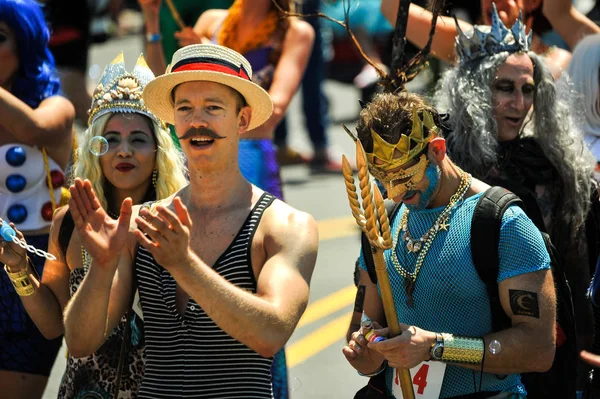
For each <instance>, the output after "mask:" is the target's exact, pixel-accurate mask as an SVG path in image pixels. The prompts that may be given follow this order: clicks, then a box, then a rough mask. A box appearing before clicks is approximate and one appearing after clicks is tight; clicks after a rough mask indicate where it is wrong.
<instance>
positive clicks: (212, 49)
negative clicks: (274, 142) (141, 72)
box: [142, 44, 273, 130]
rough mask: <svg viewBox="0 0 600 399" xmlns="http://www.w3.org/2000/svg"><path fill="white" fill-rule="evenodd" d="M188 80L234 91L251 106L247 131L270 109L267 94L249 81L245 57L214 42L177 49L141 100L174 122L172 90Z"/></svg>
mask: <svg viewBox="0 0 600 399" xmlns="http://www.w3.org/2000/svg"><path fill="white" fill-rule="evenodd" d="M191 81H206V82H216V83H221V84H223V85H225V86H229V87H231V88H232V89H234V90H237V91H238V92H239V93H240V94H241V95H242V96H244V99H246V102H247V103H248V105H249V106H250V108H251V109H252V119H251V120H250V126H249V128H248V129H249V130H250V129H254V128H256V127H258V126H260V125H262V124H263V123H265V122H266V121H267V119H269V117H270V116H271V113H272V112H273V102H272V101H271V97H269V94H268V93H267V92H266V91H265V90H264V89H263V88H262V87H260V86H259V85H257V84H256V83H254V82H252V67H251V66H250V63H249V62H248V60H246V58H244V57H243V56H242V55H241V54H240V53H238V52H236V51H234V50H231V49H230V48H227V47H224V46H219V45H216V44H192V45H189V46H185V47H182V48H180V49H179V50H177V51H176V52H175V54H173V60H172V62H171V65H169V66H168V67H167V71H166V73H165V74H164V75H161V76H158V77H157V78H156V79H154V80H153V81H151V82H149V83H148V84H147V85H146V87H145V88H144V92H143V94H142V96H143V98H144V102H145V103H146V106H147V107H148V108H149V109H150V110H151V111H152V112H154V114H155V115H156V116H158V117H159V118H161V119H162V120H164V121H165V122H168V123H170V124H174V119H173V116H174V115H173V113H174V111H173V97H172V95H171V92H172V90H173V89H174V88H175V86H177V85H178V84H180V83H185V82H191Z"/></svg>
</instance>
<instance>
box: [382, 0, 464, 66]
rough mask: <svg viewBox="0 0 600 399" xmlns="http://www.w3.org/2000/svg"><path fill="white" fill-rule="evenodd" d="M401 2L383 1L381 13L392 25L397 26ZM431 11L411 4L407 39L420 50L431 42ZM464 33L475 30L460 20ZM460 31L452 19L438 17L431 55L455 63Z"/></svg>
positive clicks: (396, 0)
mask: <svg viewBox="0 0 600 399" xmlns="http://www.w3.org/2000/svg"><path fill="white" fill-rule="evenodd" d="M398 4H399V0H382V2H381V13H382V14H383V16H384V17H385V18H386V19H387V20H388V21H389V22H390V23H391V24H392V25H395V24H396V17H397V16H398ZM432 16H433V14H432V13H431V11H429V10H427V9H425V8H423V7H420V6H418V5H416V4H411V5H410V7H409V9H408V25H407V28H406V38H407V39H408V40H409V41H410V42H411V43H412V44H414V45H415V46H417V47H419V48H423V47H425V45H426V44H427V40H429V30H430V29H431V18H432ZM458 23H459V24H460V28H461V29H462V30H463V32H467V31H469V30H470V29H473V25H471V24H470V23H468V22H465V21H461V20H458ZM457 34H458V29H456V23H455V22H454V19H453V18H452V17H446V16H438V18H437V23H436V25H435V35H434V36H433V41H432V42H431V54H432V55H434V56H435V57H437V58H439V59H440V60H442V61H446V62H449V63H453V62H454V61H455V60H456V53H455V51H454V43H455V38H456V35H457Z"/></svg>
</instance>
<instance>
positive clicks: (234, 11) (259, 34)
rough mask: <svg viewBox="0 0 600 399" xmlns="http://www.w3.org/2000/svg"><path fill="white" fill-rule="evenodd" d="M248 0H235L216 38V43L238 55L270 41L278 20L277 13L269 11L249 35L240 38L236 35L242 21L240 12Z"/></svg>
mask: <svg viewBox="0 0 600 399" xmlns="http://www.w3.org/2000/svg"><path fill="white" fill-rule="evenodd" d="M246 1H248V0H236V1H235V2H234V3H233V4H232V5H231V7H229V10H228V13H227V17H225V20H224V21H223V25H222V26H221V31H220V32H219V35H218V37H217V42H218V43H219V44H220V45H222V46H225V47H229V48H230V49H232V50H235V51H237V52H238V53H240V54H246V53H247V52H249V51H250V50H253V49H255V48H257V47H259V46H261V45H263V44H265V43H267V42H269V40H271V38H272V37H273V34H274V33H275V30H276V29H277V27H278V25H279V24H278V22H279V20H280V16H279V11H278V10H276V9H275V10H271V11H269V13H268V14H267V16H266V17H265V19H263V20H262V21H261V22H260V23H259V24H258V25H257V26H256V27H255V28H254V31H253V32H252V34H251V35H247V36H245V37H240V35H238V26H239V25H240V23H241V20H242V11H243V9H244V3H245V2H246Z"/></svg>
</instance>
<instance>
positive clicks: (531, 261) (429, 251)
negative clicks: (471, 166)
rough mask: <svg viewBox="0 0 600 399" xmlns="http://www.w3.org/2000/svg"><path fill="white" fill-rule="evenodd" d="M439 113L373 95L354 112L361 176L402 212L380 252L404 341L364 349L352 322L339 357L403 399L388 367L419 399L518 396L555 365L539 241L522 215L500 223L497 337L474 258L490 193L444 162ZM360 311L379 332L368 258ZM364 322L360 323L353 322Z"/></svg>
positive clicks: (401, 97)
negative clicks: (475, 229)
mask: <svg viewBox="0 0 600 399" xmlns="http://www.w3.org/2000/svg"><path fill="white" fill-rule="evenodd" d="M444 129H445V127H444V126H443V122H442V117H441V116H440V115H439V114H438V112H437V111H436V110H435V109H434V108H433V107H431V106H430V105H428V104H427V103H425V102H424V101H423V100H422V98H421V97H420V96H418V95H415V94H411V93H407V92H402V93H400V94H396V93H383V94H379V95H377V96H375V97H374V99H373V100H372V101H371V102H370V103H369V104H367V105H366V106H365V107H364V108H363V109H362V111H361V113H360V120H359V122H358V125H357V137H356V138H357V140H359V141H360V143H361V145H362V147H363V148H364V151H365V154H366V159H367V163H368V169H369V172H370V174H371V175H373V176H374V177H375V178H376V179H377V180H378V181H379V182H380V183H381V184H382V185H383V186H384V187H385V190H386V194H387V197H388V198H389V199H393V200H394V201H395V202H401V203H402V204H401V205H400V206H399V208H398V210H397V211H396V212H395V213H394V214H393V216H392V217H391V220H390V230H391V236H392V248H391V249H389V250H386V251H385V252H384V259H385V263H386V269H387V274H388V275H389V281H390V285H391V290H392V295H393V302H394V305H395V312H396V317H397V319H398V321H399V323H400V329H401V334H400V335H398V336H395V337H389V331H388V329H387V328H379V329H376V330H375V333H376V334H377V335H379V336H385V337H387V339H386V340H383V341H380V342H367V340H366V339H365V336H364V334H363V331H361V330H360V325H359V324H358V323H357V321H358V320H360V318H358V319H357V318H356V317H354V318H353V323H352V324H351V325H350V328H349V330H348V336H347V339H348V344H347V345H346V346H345V347H344V348H343V350H342V351H343V353H344V355H345V356H346V358H347V360H348V361H349V363H350V364H351V365H352V366H353V367H354V368H355V369H356V370H357V371H358V372H359V374H361V375H364V376H369V377H374V376H377V375H381V378H382V379H385V384H384V385H385V387H384V388H385V389H386V390H387V391H388V394H392V395H393V396H394V397H397V398H398V397H401V393H400V392H401V389H400V386H399V382H398V376H397V374H395V369H398V368H400V369H411V370H410V372H411V381H412V383H413V388H414V392H415V393H419V394H421V395H424V396H423V397H440V398H470V397H475V396H471V395H477V392H485V394H484V396H483V397H486V398H490V397H492V398H523V397H526V394H527V393H526V390H525V388H524V386H523V384H522V383H521V378H520V375H519V373H523V372H530V371H537V372H541V371H545V370H547V369H548V368H549V367H550V366H551V364H552V360H553V357H554V347H555V339H556V336H555V335H556V334H555V328H554V325H555V324H554V322H555V311H556V307H555V293H554V286H553V279H552V273H551V271H550V269H549V267H550V257H549V254H548V251H547V250H546V247H545V244H544V241H543V238H542V235H541V233H540V232H539V230H538V229H537V228H536V227H535V225H534V224H533V223H532V221H531V220H530V219H529V218H528V217H527V216H526V215H525V213H524V212H523V211H522V210H521V208H520V207H518V206H517V205H510V206H509V207H508V208H507V210H506V212H505V213H504V215H503V217H502V222H501V227H500V241H499V246H498V254H499V257H498V259H499V273H498V278H497V281H498V291H499V297H500V302H501V306H502V308H503V310H504V313H505V314H506V315H507V316H508V317H509V318H510V319H511V321H512V326H511V327H509V328H507V329H504V330H500V331H496V332H493V328H492V319H491V311H490V300H489V296H488V293H487V290H486V286H485V284H484V283H483V282H482V281H481V279H480V278H479V275H478V274H477V271H476V269H475V266H474V264H473V260H472V256H471V244H470V236H471V234H470V233H471V221H472V219H473V212H474V210H475V207H476V205H477V204H478V202H479V199H480V198H481V197H482V195H483V193H484V192H485V191H486V190H487V189H489V186H488V185H487V184H485V183H483V182H481V181H479V180H477V179H474V178H472V176H471V175H470V174H469V173H467V172H465V171H463V170H461V169H460V168H459V167H458V166H456V165H455V164H454V163H453V162H452V160H450V159H449V158H448V156H447V155H446V141H445V139H444V137H443V134H444V131H443V130H444ZM358 267H359V270H358V284H357V285H358V293H357V303H356V306H355V312H357V313H358V314H360V313H362V312H363V311H364V313H365V314H366V315H367V316H368V317H370V318H371V319H372V320H373V322H375V323H374V324H375V325H376V324H377V323H378V324H379V325H380V326H383V325H386V322H385V320H386V318H385V313H384V308H383V304H382V299H381V293H380V288H381V287H380V286H379V285H378V283H377V282H376V281H373V280H372V279H371V278H370V275H369V272H368V268H367V261H366V260H365V253H363V252H362V251H361V254H360V257H359V261H358ZM359 312H360V313H359ZM477 397H480V396H477Z"/></svg>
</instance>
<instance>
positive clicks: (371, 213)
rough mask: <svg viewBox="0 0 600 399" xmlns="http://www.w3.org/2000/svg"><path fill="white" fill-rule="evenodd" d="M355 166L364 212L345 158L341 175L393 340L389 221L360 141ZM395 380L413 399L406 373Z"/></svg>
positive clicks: (396, 327)
mask: <svg viewBox="0 0 600 399" xmlns="http://www.w3.org/2000/svg"><path fill="white" fill-rule="evenodd" d="M356 166H357V168H358V182H359V186H360V195H361V198H362V209H364V211H363V210H361V204H360V202H359V201H358V194H357V193H356V186H355V185H354V174H353V172H352V167H351V166H350V162H348V159H347V158H346V156H345V155H342V171H343V173H344V183H345V184H346V193H347V194H348V200H349V202H350V209H351V210H352V216H354V219H356V223H357V224H358V225H359V227H360V228H361V229H362V231H363V232H364V233H365V235H366V236H367V238H368V239H369V243H370V244H371V252H372V253H373V261H374V263H375V273H376V274H377V282H378V283H379V289H380V290H381V302H382V304H383V310H384V312H385V318H386V321H387V324H388V327H389V329H390V336H391V337H395V336H397V335H400V333H401V331H400V324H399V323H398V318H397V317H396V306H395V305H394V297H393V296H392V287H391V285H390V278H389V276H388V272H387V266H386V264H385V258H384V257H383V251H384V250H386V249H390V248H392V234H391V229H390V221H389V219H388V214H387V211H386V209H385V204H384V202H383V196H382V195H381V191H379V187H377V185H376V184H372V183H371V182H370V180H369V170H368V168H367V155H366V154H365V150H364V148H363V146H362V144H361V143H360V140H356ZM375 210H376V211H375ZM398 376H399V379H400V388H401V389H402V396H403V398H404V399H414V398H415V391H414V389H413V385H412V379H411V376H410V370H408V369H398Z"/></svg>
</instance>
